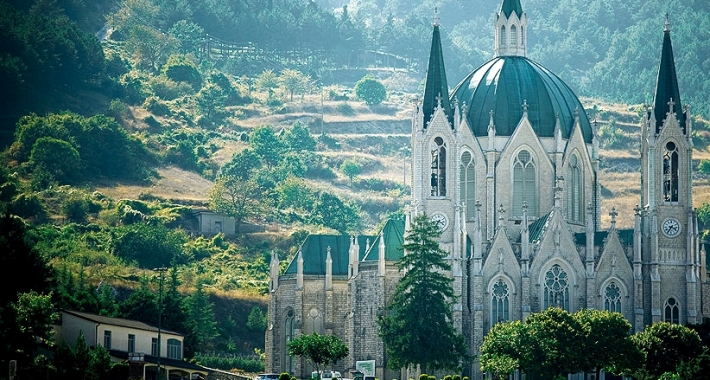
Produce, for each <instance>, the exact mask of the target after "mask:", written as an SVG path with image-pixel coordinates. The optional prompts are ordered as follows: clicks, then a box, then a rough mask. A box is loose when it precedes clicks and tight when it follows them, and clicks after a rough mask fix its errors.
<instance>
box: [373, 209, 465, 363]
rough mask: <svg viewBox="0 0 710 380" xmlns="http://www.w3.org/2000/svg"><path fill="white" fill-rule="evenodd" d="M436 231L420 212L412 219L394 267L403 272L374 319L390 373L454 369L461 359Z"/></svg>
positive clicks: (453, 298)
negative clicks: (418, 368)
mask: <svg viewBox="0 0 710 380" xmlns="http://www.w3.org/2000/svg"><path fill="white" fill-rule="evenodd" d="M439 236H441V230H440V229H439V227H438V226H437V225H436V223H434V222H432V221H431V220H430V219H429V217H428V216H427V215H426V213H424V214H421V215H419V216H417V217H415V218H414V220H413V223H412V227H411V229H410V230H409V231H408V232H407V235H406V240H405V242H404V244H403V246H402V249H404V251H405V253H406V254H405V255H404V256H403V257H402V259H401V260H400V261H399V262H398V263H397V267H398V268H399V270H400V272H404V275H403V276H402V279H401V280H400V281H399V284H398V285H397V288H396V290H395V293H394V295H393V297H392V300H391V301H390V303H389V304H388V305H387V308H386V310H384V311H383V312H381V313H380V314H379V315H378V317H377V324H378V325H379V336H380V337H381V338H382V340H383V341H384V343H385V350H386V353H387V357H388V358H389V362H388V364H389V366H390V368H392V369H397V368H402V367H407V366H410V365H420V366H421V370H422V372H424V373H426V372H427V371H429V370H438V369H445V368H456V367H458V366H459V361H460V360H462V359H464V358H465V357H466V356H467V353H466V345H465V343H464V338H463V336H462V335H461V334H459V333H458V332H457V331H456V329H455V328H454V326H453V317H452V311H451V309H452V306H453V303H454V302H456V295H455V294H454V290H453V287H452V282H453V279H452V278H450V277H448V276H447V275H446V274H445V272H446V271H449V270H451V266H450V265H449V264H448V263H447V262H446V261H445V257H446V252H445V251H444V250H442V249H441V247H439V243H438V238H439Z"/></svg>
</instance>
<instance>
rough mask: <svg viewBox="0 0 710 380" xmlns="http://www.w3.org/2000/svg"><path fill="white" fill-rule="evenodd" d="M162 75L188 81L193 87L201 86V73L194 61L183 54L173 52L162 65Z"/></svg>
mask: <svg viewBox="0 0 710 380" xmlns="http://www.w3.org/2000/svg"><path fill="white" fill-rule="evenodd" d="M163 75H165V76H166V77H167V78H170V79H172V80H174V81H176V82H186V83H189V84H190V85H191V86H192V88H193V89H195V90H199V89H200V87H202V74H200V70H199V69H198V68H197V66H196V65H195V63H194V62H192V60H191V59H190V58H188V57H187V56H186V55H184V54H173V55H171V56H170V58H168V61H167V62H166V63H165V65H164V66H163Z"/></svg>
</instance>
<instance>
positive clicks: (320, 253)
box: [284, 235, 375, 276]
mask: <svg viewBox="0 0 710 380" xmlns="http://www.w3.org/2000/svg"><path fill="white" fill-rule="evenodd" d="M368 240H369V242H370V244H371V245H372V242H373V241H374V240H375V236H358V237H357V241H358V244H359V245H360V252H359V254H358V258H359V259H362V258H363V257H364V256H365V249H366V248H367V241H368ZM328 247H330V257H331V258H332V259H333V275H334V276H337V275H347V274H348V265H349V264H350V262H349V260H350V236H348V235H308V237H307V238H306V240H305V241H304V242H303V244H301V248H300V251H301V254H302V255H303V274H305V275H322V276H325V259H326V257H327V256H328ZM297 271H298V255H296V256H295V257H294V258H293V260H291V262H290V263H289V264H288V267H287V268H286V271H285V272H284V274H296V272H297Z"/></svg>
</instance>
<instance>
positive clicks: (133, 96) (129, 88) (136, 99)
mask: <svg viewBox="0 0 710 380" xmlns="http://www.w3.org/2000/svg"><path fill="white" fill-rule="evenodd" d="M119 83H120V84H121V86H123V90H124V92H125V94H126V100H128V101H129V102H130V103H132V104H139V103H142V102H143V101H144V100H145V98H146V97H147V96H148V95H149V91H148V78H147V77H146V76H145V74H143V73H141V72H139V71H137V70H133V71H130V72H129V73H127V74H125V75H123V76H121V79H120V80H119Z"/></svg>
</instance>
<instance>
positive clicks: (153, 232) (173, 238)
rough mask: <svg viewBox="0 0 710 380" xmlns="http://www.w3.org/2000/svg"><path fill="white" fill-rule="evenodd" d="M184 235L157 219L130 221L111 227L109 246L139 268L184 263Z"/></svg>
mask: <svg viewBox="0 0 710 380" xmlns="http://www.w3.org/2000/svg"><path fill="white" fill-rule="evenodd" d="M186 241H187V236H186V235H185V233H184V232H183V231H181V230H173V229H169V228H167V227H165V226H164V225H162V224H160V223H157V222H149V223H147V222H141V223H134V224H131V225H129V226H124V227H121V228H117V229H115V230H114V236H113V238H112V241H111V249H112V252H113V254H114V255H116V256H118V257H121V258H123V259H124V260H128V261H135V262H136V263H137V264H138V265H139V266H140V267H141V268H148V269H151V268H157V267H164V266H168V265H171V264H172V263H173V262H175V263H183V264H184V263H186V262H187V256H186V255H185V252H184V251H183V245H184V244H185V242H186Z"/></svg>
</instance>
